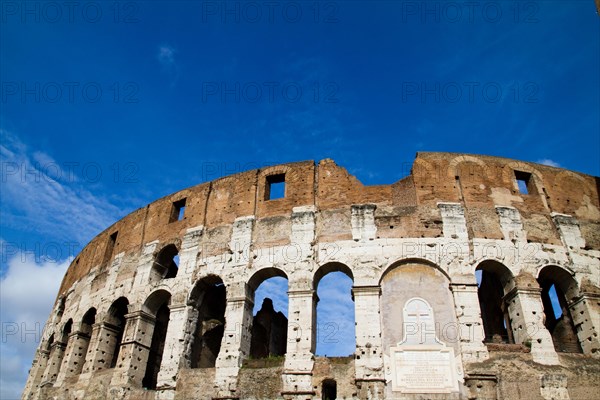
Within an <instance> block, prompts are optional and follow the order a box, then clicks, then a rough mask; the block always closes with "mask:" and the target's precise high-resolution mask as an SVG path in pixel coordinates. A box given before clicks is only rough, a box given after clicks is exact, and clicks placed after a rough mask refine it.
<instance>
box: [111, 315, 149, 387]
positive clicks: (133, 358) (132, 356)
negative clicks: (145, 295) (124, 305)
mask: <svg viewBox="0 0 600 400" xmlns="http://www.w3.org/2000/svg"><path fill="white" fill-rule="evenodd" d="M155 321H156V318H155V317H154V316H153V315H150V314H148V313H146V312H145V311H142V310H139V311H134V312H132V313H129V314H127V315H125V332H124V333H123V340H122V341H121V349H120V350H119V359H118V360H117V365H116V366H115V369H116V370H117V371H119V372H117V373H115V374H113V378H112V380H111V382H110V384H111V386H118V387H125V386H133V387H141V386H142V379H144V375H145V373H146V364H147V363H148V355H149V353H150V346H151V344H152V334H153V332H154V323H155ZM111 358H112V355H111Z"/></svg>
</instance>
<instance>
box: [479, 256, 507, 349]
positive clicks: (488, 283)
mask: <svg viewBox="0 0 600 400" xmlns="http://www.w3.org/2000/svg"><path fill="white" fill-rule="evenodd" d="M475 276H476V277H477V286H478V290H477V295H478V297H479V306H480V308H481V319H482V320H483V328H484V331H485V339H484V341H485V342H486V343H514V338H513V334H512V330H511V326H510V317H509V313H508V306H507V304H506V302H505V301H504V294H505V289H504V288H505V286H506V285H507V284H508V281H509V280H510V279H511V276H510V272H509V271H508V269H506V267H504V266H503V265H502V264H500V263H498V262H495V261H484V262H482V263H481V264H480V265H479V266H478V267H477V271H476V273H475Z"/></svg>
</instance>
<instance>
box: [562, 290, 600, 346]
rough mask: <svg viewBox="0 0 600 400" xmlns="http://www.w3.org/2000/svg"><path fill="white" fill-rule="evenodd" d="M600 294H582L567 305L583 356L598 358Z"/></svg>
mask: <svg viewBox="0 0 600 400" xmlns="http://www.w3.org/2000/svg"><path fill="white" fill-rule="evenodd" d="M599 304H600V294H597V293H586V292H584V293H582V294H581V296H579V298H578V299H577V300H575V301H573V302H572V303H570V304H569V306H568V307H569V312H570V313H571V317H572V318H573V324H574V325H575V328H576V329H577V337H578V338H579V344H580V345H581V350H583V352H584V354H588V355H591V356H592V357H595V358H600V338H599V337H598V332H600V306H599Z"/></svg>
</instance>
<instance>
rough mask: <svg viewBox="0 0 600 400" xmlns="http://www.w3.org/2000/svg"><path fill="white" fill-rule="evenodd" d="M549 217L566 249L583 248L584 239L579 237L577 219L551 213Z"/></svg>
mask: <svg viewBox="0 0 600 400" xmlns="http://www.w3.org/2000/svg"><path fill="white" fill-rule="evenodd" d="M551 215H552V220H553V221H554V225H556V228H557V229H558V232H559V234H560V238H561V239H562V241H563V243H564V244H565V246H566V247H567V248H571V249H582V248H584V247H585V239H583V237H582V236H581V230H580V229H579V221H577V218H574V217H572V216H571V215H566V214H559V213H552V214H551Z"/></svg>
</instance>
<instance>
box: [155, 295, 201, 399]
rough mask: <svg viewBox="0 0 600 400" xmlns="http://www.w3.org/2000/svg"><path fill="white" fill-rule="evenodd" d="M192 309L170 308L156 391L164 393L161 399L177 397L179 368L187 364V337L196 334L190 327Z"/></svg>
mask: <svg viewBox="0 0 600 400" xmlns="http://www.w3.org/2000/svg"><path fill="white" fill-rule="evenodd" d="M191 308H192V307H191V306H187V305H185V304H179V305H171V306H170V307H169V309H170V311H171V313H170V315H169V326H168V328H167V337H166V338H165V348H164V351H163V356H162V361H161V363H160V371H159V372H158V378H157V383H156V390H157V391H161V392H162V393H160V395H159V398H160V399H170V398H174V396H175V384H176V382H177V373H178V372H179V368H181V367H182V366H183V365H184V364H185V355H186V354H185V352H186V350H187V346H186V342H185V336H186V334H188V335H190V334H191V335H193V333H194V331H193V327H189V326H188V325H189V324H188V314H189V311H190V309H191ZM190 329H191V332H190V331H189V330H190ZM167 392H171V393H167Z"/></svg>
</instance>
